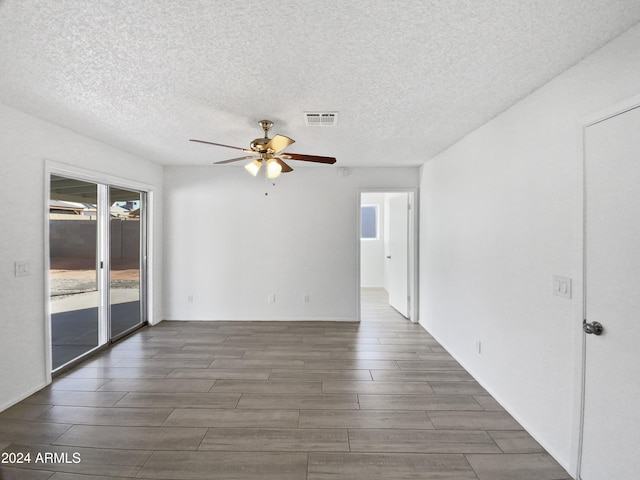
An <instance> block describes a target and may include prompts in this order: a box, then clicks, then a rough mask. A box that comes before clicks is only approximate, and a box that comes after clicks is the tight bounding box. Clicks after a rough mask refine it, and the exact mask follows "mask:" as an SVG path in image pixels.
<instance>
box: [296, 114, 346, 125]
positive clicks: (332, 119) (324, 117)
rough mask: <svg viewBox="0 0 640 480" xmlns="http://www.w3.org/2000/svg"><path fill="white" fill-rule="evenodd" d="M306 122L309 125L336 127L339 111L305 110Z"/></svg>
mask: <svg viewBox="0 0 640 480" xmlns="http://www.w3.org/2000/svg"><path fill="white" fill-rule="evenodd" d="M304 124H305V125H306V126H307V127H335V126H336V125H337V124H338V112H304Z"/></svg>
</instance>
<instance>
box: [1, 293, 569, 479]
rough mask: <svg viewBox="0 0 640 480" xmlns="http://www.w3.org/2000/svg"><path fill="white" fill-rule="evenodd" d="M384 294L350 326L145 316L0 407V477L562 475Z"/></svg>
mask: <svg viewBox="0 0 640 480" xmlns="http://www.w3.org/2000/svg"><path fill="white" fill-rule="evenodd" d="M384 300H386V298H385V295H384V291H383V290H365V291H364V293H363V308H362V317H363V320H362V322H361V323H360V324H355V323H332V322H210V323H209V322H162V323H161V324H159V325H158V326H156V327H152V328H146V329H143V330H141V331H140V332H138V333H136V334H134V335H133V336H132V337H130V338H128V339H126V340H124V341H123V342H121V343H119V344H117V345H116V346H114V347H113V348H112V349H111V350H109V351H108V352H106V353H103V354H101V355H99V356H98V357H96V358H95V359H92V360H90V361H88V362H86V363H85V364H83V365H81V366H79V367H78V368H76V369H74V370H73V371H71V372H69V373H67V374H66V375H65V376H64V377H61V378H58V379H56V380H55V381H54V383H53V385H51V386H50V387H48V388H45V389H44V390H42V391H40V392H38V393H36V394H35V395H33V396H31V397H30V398H28V399H26V400H25V401H23V402H21V403H19V404H18V405H16V406H14V407H12V408H10V409H8V410H6V411H5V412H3V413H1V414H0V450H1V451H2V452H3V453H2V454H0V455H2V457H1V458H0V461H3V462H7V461H11V460H16V459H18V458H19V457H20V455H24V454H26V453H30V463H23V464H16V463H0V478H1V479H3V480H10V479H19V480H30V479H36V480H107V479H130V478H146V479H171V480H186V479H202V480H217V479H220V480H252V479H273V480H289V479H290V480H294V479H295V480H329V479H335V480H390V479H455V480H462V479H468V480H471V479H473V480H503V479H510V480H560V479H562V480H564V479H568V478H570V477H569V475H568V474H567V473H566V472H565V471H564V470H563V469H562V468H561V467H560V466H559V465H558V464H557V463H556V462H555V461H554V460H553V459H552V458H551V457H550V456H549V455H548V454H547V453H546V452H545V451H544V450H543V449H542V448H541V447H540V446H539V445H538V444H537V443H536V442H535V441H534V440H533V439H532V438H531V437H530V436H529V435H528V434H527V433H526V432H525V431H524V430H523V429H522V428H521V427H520V425H519V424H518V423H517V422H516V421H515V420H514V419H513V418H512V417H511V416H509V414H507V413H506V412H505V411H504V410H503V409H502V408H501V407H500V406H499V405H498V404H497V402H496V401H495V400H494V399H493V398H492V397H491V396H489V395H488V394H487V392H486V391H485V390H484V389H483V388H482V387H481V386H480V385H479V384H478V383H477V382H475V381H474V380H473V378H472V377H471V376H470V375H469V374H468V373H467V372H465V371H464V370H463V369H462V368H461V367H460V365H459V364H458V363H457V362H456V361H455V360H454V359H453V358H452V357H451V356H450V355H449V354H448V353H447V352H446V351H444V349H443V348H442V347H440V345H438V343H437V342H435V341H434V339H433V338H432V337H431V336H430V335H429V334H428V333H426V332H425V331H424V330H423V329H422V328H421V327H420V326H417V325H414V324H411V323H409V322H408V321H407V320H405V319H404V318H402V317H401V316H400V315H398V314H397V313H396V312H395V311H394V310H393V309H391V308H390V307H389V306H388V305H386V304H385V302H384ZM15 368H17V369H19V368H20V366H19V365H15ZM10 454H16V455H10ZM17 457H18V458H17Z"/></svg>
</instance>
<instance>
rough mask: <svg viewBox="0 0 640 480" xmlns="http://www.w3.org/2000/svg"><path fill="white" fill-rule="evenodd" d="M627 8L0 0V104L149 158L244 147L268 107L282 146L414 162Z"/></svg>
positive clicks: (630, 15)
mask: <svg viewBox="0 0 640 480" xmlns="http://www.w3.org/2000/svg"><path fill="white" fill-rule="evenodd" d="M638 21H640V1H638V0H403V1H396V2H391V1H378V0H376V1H371V0H358V1H355V0H352V1H349V0H312V1H310V0H271V1H269V2H265V1H258V0H199V1H198V0H181V1H176V0H171V1H170V0H128V1H126V0H120V1H117V0H3V1H1V3H0V102H2V103H5V104H6V105H9V106H12V107H15V108H18V109H20V110H23V111H25V112H28V113H31V114H33V115H36V116H38V117H41V118H44V119H46V120H49V121H51V122H54V123H56V124H59V125H63V126H65V127H68V128H70V129H72V130H75V131H77V132H80V133H83V134H85V135H88V136H90V137H94V138H96V139H99V140H101V141H103V142H106V143H108V144H112V145H115V146H116V147H119V148H121V149H123V150H125V151H129V152H133V153H136V154H138V155H140V156H143V157H146V158H148V159H151V160H154V161H157V162H159V163H162V164H171V165H209V164H211V163H212V162H213V161H218V160H223V159H226V158H231V157H236V156H238V155H237V154H238V153H240V152H237V151H234V150H229V149H225V148H220V147H214V146H207V145H202V144H196V143H191V142H189V141H188V139H189V138H199V139H204V140H210V141H214V142H218V143H225V144H229V145H236V146H240V147H248V146H249V142H250V141H251V140H252V139H253V138H256V137H259V136H261V130H260V127H259V126H258V124H257V121H258V120H260V119H262V118H267V119H270V120H273V121H274V122H275V126H274V128H273V131H272V133H280V134H282V135H287V136H289V137H292V138H294V139H295V140H296V143H295V144H294V145H292V146H290V147H289V148H287V150H286V151H291V152H295V153H305V154H312V155H327V156H335V157H337V159H338V163H337V164H336V165H338V166H410V165H419V164H421V163H423V162H424V161H426V160H428V159H429V158H431V157H433V156H434V155H435V154H437V153H438V152H440V151H442V150H443V149H445V148H447V147H448V146H450V145H452V144H453V143H455V142H456V141H457V140H459V139H460V138H462V137H463V136H465V135H466V134H467V133H469V132H471V131H473V130H474V129H476V128H477V127H479V126H481V125H482V124H484V123H485V122H487V121H488V120H490V119H491V118H492V117H494V116H495V115H497V114H499V113H500V112H502V111H504V110H505V109H506V108H508V107H509V106H511V105H512V104H513V103H515V102H517V101H518V100H519V99H521V98H523V97H524V96H526V95H527V94H529V93H530V92H532V91H533V90H535V89H536V88H537V87H539V86H541V85H542V84H544V83H545V82H547V81H549V80H550V79H552V78H553V77H555V76H557V75H558V74H560V73H561V72H563V71H564V70H566V69H567V68H569V67H570V66H571V65H573V64H575V63H577V62H578V61H579V60H580V59H582V58H584V57H585V56H587V55H588V54H590V53H591V52H593V51H595V50H596V49H598V48H599V47H601V46H602V45H604V44H605V43H607V42H608V41H609V40H611V39H613V38H614V37H616V36H617V35H619V34H621V33H622V32H624V31H625V30H627V29H628V28H630V27H631V26H633V25H634V24H635V23H637V22H638ZM316 110H318V111H337V112H339V123H338V126H337V127H334V128H318V127H315V128H314V127H305V125H304V118H303V112H305V111H316ZM34 141H37V138H34ZM240 155H241V153H240ZM291 163H292V166H293V167H294V168H295V167H297V166H300V162H291Z"/></svg>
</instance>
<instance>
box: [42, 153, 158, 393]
mask: <svg viewBox="0 0 640 480" xmlns="http://www.w3.org/2000/svg"><path fill="white" fill-rule="evenodd" d="M51 175H60V176H63V177H68V178H71V179H74V180H81V181H85V182H90V183H95V184H96V185H97V189H98V201H100V199H101V198H102V197H104V196H105V195H108V190H109V186H114V187H120V188H123V189H130V190H134V191H139V192H144V193H145V194H146V200H147V204H146V225H145V231H146V233H145V238H144V240H145V241H146V242H147V245H146V260H145V259H141V261H142V265H143V266H144V268H145V270H146V272H144V274H143V272H142V271H141V277H142V278H144V280H143V279H142V278H141V282H140V289H141V290H140V291H141V296H143V290H142V289H143V288H145V289H146V292H144V296H145V297H146V299H145V300H144V301H142V300H141V303H142V305H143V307H142V308H143V309H144V310H143V316H144V319H146V323H150V319H152V318H154V316H153V313H154V311H153V289H154V282H153V263H154V262H153V258H154V257H153V255H154V251H153V221H152V219H153V203H152V202H153V186H152V185H149V184H145V183H142V182H137V181H135V180H129V179H126V178H123V177H118V176H115V175H111V174H108V173H104V172H98V171H94V170H88V169H84V168H81V167H76V166H73V165H67V164H64V163H60V162H56V161H52V160H45V162H44V202H43V203H44V205H43V213H44V272H45V275H44V297H45V299H44V300H45V301H44V305H45V307H44V308H45V311H44V319H45V339H44V340H45V345H44V351H45V375H46V383H47V385H49V384H50V383H51V382H52V379H53V375H52V372H53V362H52V347H51V308H50V295H51V281H50V278H49V277H50V275H49V271H50V270H51V261H50V253H51V252H50V246H49V235H50V232H49V200H50V197H51ZM98 215H99V216H100V215H102V216H106V218H107V219H108V215H109V212H108V211H107V212H102V213H100V211H99V212H98ZM101 224H102V222H100V221H98V229H99V230H98V233H97V235H98V243H99V245H100V247H101V248H103V249H104V250H103V251H105V252H108V248H107V246H108V240H109V234H108V230H109V229H108V228H102V230H101V227H100V225H101ZM141 239H142V237H141ZM107 257H109V255H107ZM141 268H142V267H141ZM108 271H109V258H106V259H105V268H104V269H103V270H102V272H101V273H100V274H99V275H98V285H99V288H100V287H102V288H101V290H100V292H101V293H100V305H99V307H100V311H101V312H103V313H101V317H100V318H99V325H98V329H99V334H98V338H99V340H104V339H105V338H106V340H105V341H104V342H99V343H100V344H99V345H98V346H97V347H95V348H93V349H91V350H90V351H88V352H86V353H85V354H83V355H81V356H80V357H78V359H77V360H78V361H80V360H82V359H84V358H86V357H87V356H89V355H91V354H92V353H94V352H96V351H98V350H101V349H103V348H105V347H106V346H107V345H109V343H110V340H111V339H110V338H109V325H108V324H107V323H108V322H105V321H104V319H103V317H102V315H105V312H107V308H108V307H109V292H108V288H104V287H105V286H106V285H107V281H108ZM143 324H144V323H143Z"/></svg>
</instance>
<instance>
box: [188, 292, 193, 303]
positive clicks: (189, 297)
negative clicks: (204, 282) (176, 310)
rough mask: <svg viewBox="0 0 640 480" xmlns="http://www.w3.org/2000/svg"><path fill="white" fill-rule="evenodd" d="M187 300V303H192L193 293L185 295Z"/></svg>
mask: <svg viewBox="0 0 640 480" xmlns="http://www.w3.org/2000/svg"><path fill="white" fill-rule="evenodd" d="M187 301H188V302H189V303H193V293H190V294H189V295H187Z"/></svg>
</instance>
